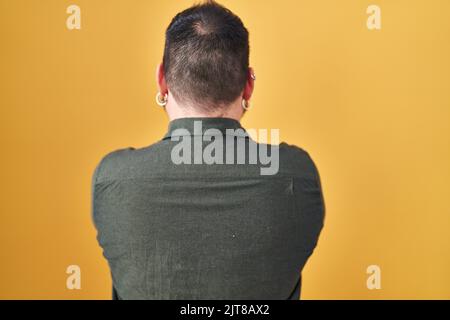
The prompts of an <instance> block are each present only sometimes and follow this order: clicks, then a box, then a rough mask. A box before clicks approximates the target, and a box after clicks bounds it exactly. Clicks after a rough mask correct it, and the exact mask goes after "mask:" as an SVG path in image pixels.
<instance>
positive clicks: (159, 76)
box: [156, 63, 168, 95]
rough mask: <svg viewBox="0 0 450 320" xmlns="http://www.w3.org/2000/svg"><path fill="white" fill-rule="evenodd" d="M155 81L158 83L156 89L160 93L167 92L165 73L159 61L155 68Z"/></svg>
mask: <svg viewBox="0 0 450 320" xmlns="http://www.w3.org/2000/svg"><path fill="white" fill-rule="evenodd" d="M156 83H157V85H158V90H159V92H160V93H161V94H162V95H165V94H166V93H168V88H167V83H166V75H165V73H164V65H163V64H162V63H160V64H159V65H158V67H157V68H156Z"/></svg>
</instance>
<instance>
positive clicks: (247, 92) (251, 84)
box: [243, 68, 256, 101]
mask: <svg viewBox="0 0 450 320" xmlns="http://www.w3.org/2000/svg"><path fill="white" fill-rule="evenodd" d="M255 79H256V77H255V71H254V70H253V68H248V74H247V83H246V84H245V88H244V94H243V98H244V99H245V100H247V101H249V100H250V99H251V98H252V95H253V90H254V89H255Z"/></svg>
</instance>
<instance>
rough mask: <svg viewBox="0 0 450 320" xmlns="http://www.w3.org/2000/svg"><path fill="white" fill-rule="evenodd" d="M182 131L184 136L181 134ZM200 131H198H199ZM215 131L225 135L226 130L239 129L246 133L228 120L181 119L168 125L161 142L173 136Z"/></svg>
mask: <svg viewBox="0 0 450 320" xmlns="http://www.w3.org/2000/svg"><path fill="white" fill-rule="evenodd" d="M180 129H184V131H185V134H183V133H182V131H183V130H180ZM199 129H200V130H199ZM209 129H217V130H219V131H221V132H222V133H223V134H226V133H227V132H226V131H227V129H232V130H237V129H241V130H243V131H242V132H244V133H245V132H246V131H245V129H244V128H243V127H242V125H241V123H240V122H239V121H237V120H235V119H230V118H181V119H176V120H173V121H171V122H170V123H169V129H168V131H167V133H166V135H165V136H164V139H163V140H167V139H171V138H172V137H173V136H183V135H186V134H187V132H186V131H188V132H189V133H190V135H191V136H194V135H198V134H201V135H203V134H205V131H206V130H209Z"/></svg>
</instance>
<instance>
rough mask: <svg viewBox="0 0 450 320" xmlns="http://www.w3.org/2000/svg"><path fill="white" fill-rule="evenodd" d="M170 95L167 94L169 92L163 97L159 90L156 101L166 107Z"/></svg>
mask: <svg viewBox="0 0 450 320" xmlns="http://www.w3.org/2000/svg"><path fill="white" fill-rule="evenodd" d="M168 98H169V96H168V95H167V93H166V94H165V95H164V98H163V99H161V92H158V93H157V94H156V103H157V104H158V106H160V107H165V106H166V104H167V100H168Z"/></svg>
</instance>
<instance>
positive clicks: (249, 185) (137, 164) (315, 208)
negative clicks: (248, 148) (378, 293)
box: [93, 118, 325, 300]
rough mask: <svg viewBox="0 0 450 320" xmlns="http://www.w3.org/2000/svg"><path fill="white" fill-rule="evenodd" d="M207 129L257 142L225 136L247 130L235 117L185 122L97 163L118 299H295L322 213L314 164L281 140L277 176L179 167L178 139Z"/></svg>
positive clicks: (96, 212) (248, 167)
mask: <svg viewBox="0 0 450 320" xmlns="http://www.w3.org/2000/svg"><path fill="white" fill-rule="evenodd" d="M196 121H201V123H202V131H201V132H195V130H194V123H195V122H196ZM179 129H184V130H179ZM209 129H217V130H219V131H220V133H221V134H222V135H223V137H226V136H228V138H231V139H232V140H234V141H235V142H243V143H247V144H249V143H251V142H252V140H251V139H250V138H249V137H248V136H246V135H242V134H232V133H230V132H229V130H227V129H234V130H236V129H241V130H242V131H244V129H243V128H242V127H241V125H240V123H239V122H238V121H235V120H232V119H226V118H213V119H206V118H203V119H202V118H192V119H179V120H175V121H173V122H171V123H170V125H169V130H168V133H167V134H166V135H165V137H164V138H163V139H162V140H161V141H159V142H158V143H156V144H153V145H152V146H149V147H146V148H143V149H133V148H128V149H124V150H119V151H115V152H112V153H110V154H109V155H107V156H106V157H105V158H103V160H102V161H101V163H100V164H99V165H98V166H97V168H96V170H95V174H94V177H93V219H94V223H95V226H96V228H97V231H98V236H97V239H98V241H99V244H100V246H101V247H102V249H103V253H104V256H105V258H106V259H107V261H108V263H109V267H110V270H111V275H112V282H113V287H114V288H113V290H114V297H115V298H118V299H183V300H186V299H189V300H194V299H231V300H235V299H243V300H247V299H251V300H253V299H265V300H272V299H299V297H300V289H301V271H302V269H303V267H304V265H305V263H306V261H307V260H308V258H309V257H310V255H311V254H312V252H313V250H314V248H315V247H316V244H317V240H318V237H319V234H320V232H321V229H322V227H323V221H324V213H325V206H324V201H323V195H322V190H321V184H320V178H319V175H318V172H317V169H316V167H315V165H314V162H313V161H312V159H311V157H310V156H309V155H308V153H307V152H305V151H304V150H302V149H300V148H298V147H295V146H291V145H288V144H285V143H282V144H280V145H279V146H273V147H274V148H276V149H274V150H275V151H276V152H278V154H279V169H278V172H277V173H276V174H275V175H261V168H262V167H264V164H262V163H260V162H259V161H258V163H257V164H248V163H247V164H205V163H202V164H194V163H195V161H192V163H191V164H175V163H174V161H173V152H174V148H176V146H177V145H178V144H179V143H180V141H181V140H182V139H185V138H195V136H198V135H200V134H201V135H204V134H205V133H206V132H207V130H209ZM244 132H245V131H244ZM230 136H231V137H230ZM212 140H213V139H211V138H207V139H205V141H203V142H202V147H206V146H208V144H209V143H211V142H210V141H212ZM253 143H254V142H253ZM261 146H263V145H261V144H257V147H258V149H259V148H261ZM235 151H236V149H235ZM227 152H228V153H229V152H230V150H229V149H225V148H224V150H223V153H224V154H223V157H224V159H225V157H226V156H227V155H226V153H227ZM272 152H274V151H273V150H272ZM193 153H195V152H193ZM235 153H238V152H235ZM184 156H186V155H184ZM188 156H189V155H188ZM190 156H192V158H194V154H192V155H190ZM246 156H248V154H246ZM233 157H234V158H235V159H236V157H238V155H237V154H234V155H232V157H231V158H233ZM224 163H225V161H224Z"/></svg>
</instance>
